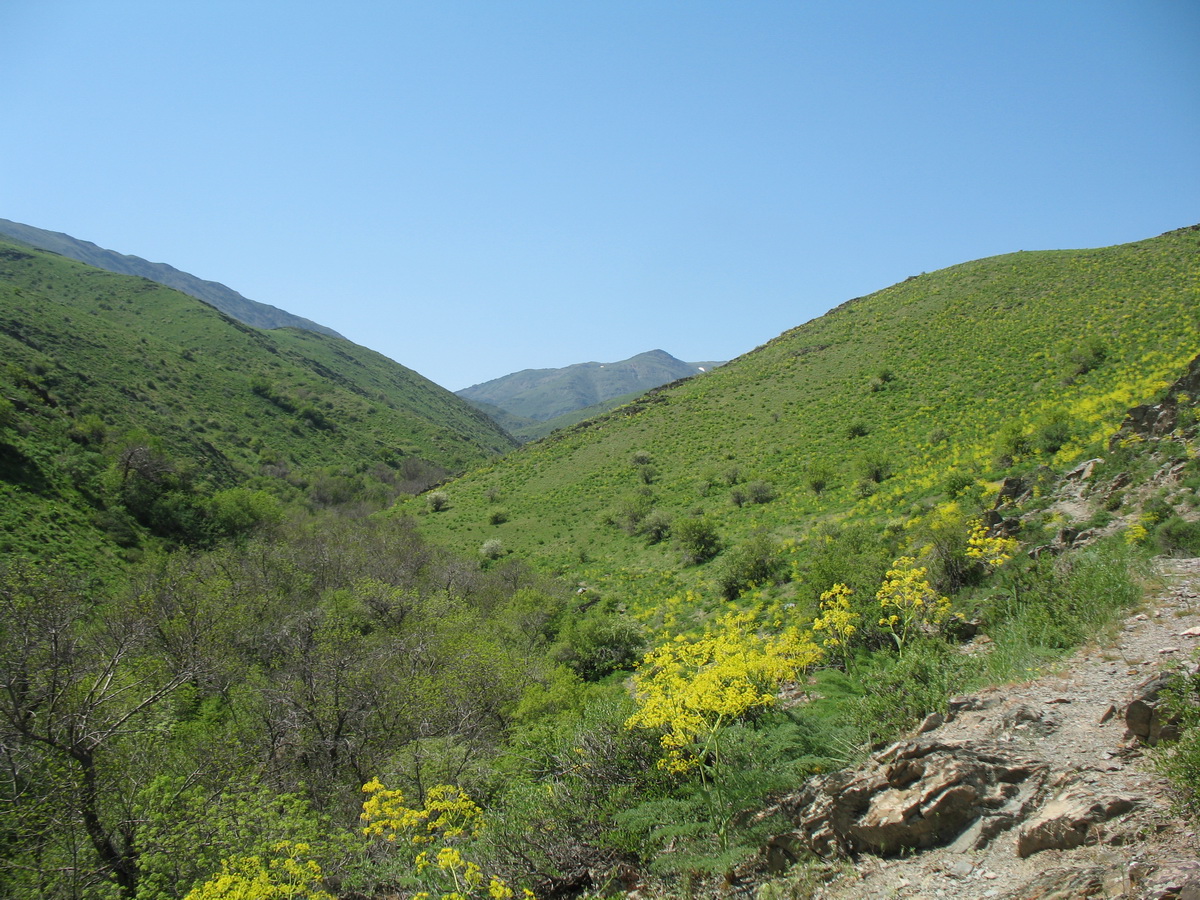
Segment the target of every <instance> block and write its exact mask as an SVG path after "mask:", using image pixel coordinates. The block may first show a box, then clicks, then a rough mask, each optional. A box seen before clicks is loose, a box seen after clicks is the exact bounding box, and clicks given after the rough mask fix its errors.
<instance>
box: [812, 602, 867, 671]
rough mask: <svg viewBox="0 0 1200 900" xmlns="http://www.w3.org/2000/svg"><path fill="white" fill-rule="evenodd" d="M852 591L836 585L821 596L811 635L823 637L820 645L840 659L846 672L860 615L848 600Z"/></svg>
mask: <svg viewBox="0 0 1200 900" xmlns="http://www.w3.org/2000/svg"><path fill="white" fill-rule="evenodd" d="M853 595H854V591H853V590H852V589H851V588H850V587H848V586H847V585H844V584H841V583H838V584H835V585H834V586H833V587H831V588H830V589H829V590H827V591H825V592H824V593H823V594H821V614H820V615H819V616H817V617H816V618H815V619H813V623H812V630H813V634H814V635H816V634H820V635H823V636H824V639H823V640H822V641H821V644H822V645H823V646H825V647H828V648H829V649H830V650H831V651H833V652H834V653H837V654H838V655H839V656H840V657H841V658H842V664H843V665H844V666H845V667H846V669H847V670H849V669H850V667H851V659H852V657H851V655H850V641H851V639H852V638H853V637H854V635H855V634H856V633H857V632H858V623H859V621H860V620H861V619H862V615H861V614H860V613H858V612H857V611H855V610H854V608H853V607H852V606H851V604H850V598H851V597H852V596H853Z"/></svg>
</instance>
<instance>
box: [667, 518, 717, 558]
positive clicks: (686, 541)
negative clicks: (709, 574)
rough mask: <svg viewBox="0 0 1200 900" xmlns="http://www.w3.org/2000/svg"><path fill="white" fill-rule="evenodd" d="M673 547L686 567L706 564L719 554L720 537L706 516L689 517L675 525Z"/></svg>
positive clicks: (713, 524)
mask: <svg viewBox="0 0 1200 900" xmlns="http://www.w3.org/2000/svg"><path fill="white" fill-rule="evenodd" d="M673 534H674V536H675V546H676V548H678V550H679V551H680V553H681V554H682V555H683V559H684V562H685V563H686V564H688V565H699V564H700V563H704V562H708V560H710V559H712V558H713V557H714V556H716V555H717V554H718V553H720V552H721V536H720V535H719V534H718V533H717V526H716V524H715V523H714V522H713V521H712V520H711V519H709V518H708V517H707V516H691V517H689V518H686V519H681V520H679V521H678V522H676V523H675V526H674V531H673Z"/></svg>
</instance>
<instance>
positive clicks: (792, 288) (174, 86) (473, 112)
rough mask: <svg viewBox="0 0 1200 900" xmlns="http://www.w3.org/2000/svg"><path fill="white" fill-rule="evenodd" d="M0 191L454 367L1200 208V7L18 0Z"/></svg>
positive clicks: (799, 305)
mask: <svg viewBox="0 0 1200 900" xmlns="http://www.w3.org/2000/svg"><path fill="white" fill-rule="evenodd" d="M0 79H2V80H3V84H4V90H3V91H0V123H3V124H2V128H3V132H2V133H3V135H4V139H3V140H2V141H0V163H2V172H3V174H2V175H0V217H4V218H9V219H14V220H16V221H19V222H24V223H26V224H30V225H35V226H37V227H40V228H48V229H51V230H54V231H64V232H67V233H68V234H71V235H73V236H75V237H78V238H82V239H84V240H90V241H94V242H95V243H97V244H100V245H101V246H104V247H108V248H111V249H114V250H119V251H121V252H123V253H131V254H135V255H138V256H142V257H145V258H147V259H150V260H153V261H155V262H167V263H170V264H171V265H174V266H176V267H178V268H180V269H184V270H186V271H188V272H191V273H192V274H195V275H198V276H200V277H202V278H207V279H210V280H214V281H220V282H223V283H225V284H227V285H229V286H230V287H232V288H234V289H235V290H238V291H241V292H242V293H243V294H245V295H246V296H248V297H250V298H252V299H255V300H259V301H261V302H264V303H271V304H274V305H276V306H279V307H282V308H284V309H287V310H289V311H291V312H294V313H297V314H299V315H303V316H307V317H309V318H312V319H315V320H316V321H318V322H321V323H323V324H326V325H329V326H330V327H332V328H335V329H337V330H338V331H340V332H342V333H343V334H345V335H346V336H347V337H349V338H350V339H352V340H354V341H356V342H358V343H361V344H364V345H366V346H368V347H371V348H373V349H376V350H378V351H380V352H382V353H384V354H386V355H387V356H390V357H391V358H393V359H395V360H397V361H398V362H401V363H403V364H404V365H406V366H409V367H410V368H413V369H416V370H417V371H418V372H420V373H422V374H423V375H425V376H427V377H429V378H431V379H433V380H434V381H436V382H438V383H439V384H442V385H443V386H445V387H447V388H450V389H452V390H457V389H460V388H464V387H467V386H469V385H471V384H475V383H477V382H482V381H486V380H488V379H491V378H496V377H499V376H501V375H505V374H507V373H509V372H512V371H516V370H518V369H523V368H540V367H551V366H563V365H568V364H570V363H575V362H584V361H589V360H595V361H601V362H609V361H615V360H619V359H624V358H626V357H628V356H631V355H633V354H635V353H639V352H641V351H644V350H651V349H655V348H662V349H664V350H667V351H668V352H670V353H672V354H674V355H675V356H678V357H680V358H682V359H687V360H697V361H698V360H710V359H727V358H732V357H734V356H737V355H739V354H741V353H744V352H746V351H748V350H750V349H752V348H753V347H755V346H756V345H758V344H762V343H764V342H766V341H767V340H770V339H771V338H772V337H774V336H776V335H777V334H779V333H780V332H782V331H784V330H786V329H788V328H791V327H793V326H795V325H799V324H800V323H802V322H804V321H807V320H808V319H810V318H813V317H815V316H818V315H820V314H821V313H823V312H825V311H826V310H828V309H830V308H831V307H833V306H836V305H837V304H839V303H841V302H843V301H844V300H847V299H849V298H851V297H855V296H859V295H862V294H866V293H869V292H871V291H873V290H877V289H879V288H883V287H886V286H887V285H889V284H892V283H894V282H896V281H900V280H902V279H903V278H905V277H907V276H909V275H913V274H917V273H920V272H922V271H933V270H935V269H938V268H942V267H944V266H948V265H953V264H955V263H959V262H963V261H966V260H969V259H975V258H979V257H983V256H991V255H994V254H998V253H1006V252H1010V251H1014V250H1021V249H1024V250H1037V249H1054V248H1064V247H1093V246H1105V245H1109V244H1116V243H1124V242H1126V241H1132V240H1137V239H1140V238H1144V237H1149V236H1151V235H1155V234H1158V233H1160V232H1162V231H1166V230H1169V229H1173V228H1178V227H1181V226H1184V225H1190V224H1195V223H1197V222H1200V3H1197V2H1195V0H1169V2H1168V0H1130V2H1104V0H1088V2H1072V0H1064V2H1046V0H1038V2H1006V3H989V2H962V0H955V2H945V3H942V2H919V0H909V2H893V3H877V2H832V0H830V2H802V0H791V2H775V0H759V2H752V0H742V2H735V0H725V2H707V0H688V2H683V0H677V2H666V0H635V2H625V0H612V2H586V0H555V2H525V0H507V2H500V0H487V2H484V0H477V2H459V0H439V2H433V0H430V2H404V0H388V2H383V0H380V2H366V0H358V2H355V0H349V2H341V3H338V4H333V3H316V2H306V0H290V2H284V0H275V2H261V0H237V2H226V0H171V2H163V0H153V2H141V0H4V2H3V3H2V4H0Z"/></svg>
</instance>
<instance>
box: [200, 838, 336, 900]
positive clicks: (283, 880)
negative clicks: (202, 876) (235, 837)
mask: <svg viewBox="0 0 1200 900" xmlns="http://www.w3.org/2000/svg"><path fill="white" fill-rule="evenodd" d="M270 850H271V852H270V853H269V854H265V855H249V856H235V857H231V858H229V859H226V860H223V861H222V862H221V871H220V873H219V874H217V875H214V876H213V877H212V878H210V879H208V881H205V882H204V883H203V884H201V885H199V886H198V887H195V888H193V889H192V890H191V891H189V892H188V893H187V895H186V896H185V897H184V900H334V897H333V895H332V894H330V893H329V892H327V891H325V890H322V889H321V867H320V866H319V865H318V864H317V863H316V861H315V860H313V859H312V858H311V855H310V854H311V848H310V847H309V845H308V844H305V843H293V842H292V841H279V842H278V843H276V844H274V845H273V846H272V847H271V848H270Z"/></svg>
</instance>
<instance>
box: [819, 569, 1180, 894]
mask: <svg viewBox="0 0 1200 900" xmlns="http://www.w3.org/2000/svg"><path fill="white" fill-rule="evenodd" d="M1159 572H1160V574H1161V576H1162V579H1161V580H1162V586H1161V588H1160V589H1158V590H1156V591H1154V592H1153V594H1152V596H1151V597H1150V598H1149V599H1148V600H1147V602H1146V604H1145V605H1144V607H1143V608H1141V609H1139V610H1137V611H1135V612H1134V613H1132V614H1131V615H1130V616H1129V617H1128V618H1127V619H1126V620H1125V621H1124V622H1123V623H1122V625H1121V627H1120V630H1119V632H1118V633H1117V634H1116V635H1115V637H1114V639H1113V640H1111V641H1110V642H1107V643H1104V644H1100V645H1096V646H1092V647H1087V648H1085V649H1083V650H1081V651H1080V652H1079V653H1077V654H1076V655H1075V656H1074V657H1072V658H1070V659H1069V660H1067V661H1066V662H1064V664H1063V665H1062V666H1061V667H1060V669H1059V670H1058V672H1056V673H1055V674H1052V675H1048V676H1044V677H1041V678H1038V679H1036V680H1034V681H1030V682H1027V683H1023V684H1015V685H1007V686H1004V687H1000V688H994V689H990V690H988V691H985V692H981V693H979V694H976V695H974V697H975V703H974V705H977V706H981V707H984V708H979V709H974V710H970V711H962V712H959V713H957V714H956V715H955V716H954V717H953V718H952V719H951V721H950V722H948V723H946V724H944V725H942V726H941V727H939V728H938V729H936V731H935V732H932V733H931V735H930V736H931V737H933V736H936V737H937V738H939V739H942V740H946V741H966V740H981V741H988V742H993V743H999V744H1004V745H1008V746H1010V747H1011V748H1012V749H1013V750H1016V751H1018V752H1021V753H1023V754H1027V755H1028V756H1032V757H1036V758H1037V759H1039V760H1041V761H1044V762H1045V763H1046V764H1047V765H1048V766H1049V768H1050V773H1049V777H1048V780H1047V784H1048V785H1050V786H1051V793H1052V794H1053V793H1054V792H1056V791H1061V790H1064V789H1067V788H1072V787H1075V788H1079V789H1081V790H1083V791H1094V792H1096V793H1099V794H1103V795H1107V796H1114V795H1119V796H1121V797H1126V798H1129V799H1131V800H1132V801H1134V802H1135V803H1136V807H1135V809H1134V810H1133V811H1131V812H1128V813H1126V814H1124V815H1120V816H1116V817H1114V818H1112V819H1110V820H1109V821H1107V822H1105V823H1104V825H1103V826H1100V827H1099V828H1098V829H1096V830H1095V831H1094V833H1092V834H1089V839H1088V845H1086V846H1083V847H1080V848H1078V849H1074V850H1044V851H1041V852H1036V853H1033V854H1032V855H1030V856H1028V857H1027V858H1024V859H1022V858H1020V857H1019V856H1018V855H1017V852H1016V840H1015V834H1016V829H1014V830H1013V831H1010V832H1007V833H1003V834H1000V835H999V836H998V837H996V838H995V839H994V840H992V841H991V843H990V844H988V845H987V846H986V847H985V848H983V849H981V850H972V851H954V850H952V849H950V848H948V847H943V848H939V849H934V850H927V851H924V852H920V853H915V854H913V855H911V856H908V857H903V858H899V859H880V858H878V857H874V856H868V855H863V856H861V857H860V858H859V859H858V860H857V862H856V864H855V865H854V867H853V870H852V871H849V872H846V873H845V874H843V875H842V876H841V877H839V878H837V879H835V880H834V881H833V882H831V883H830V884H829V885H828V886H827V887H826V888H824V889H823V890H822V891H821V892H819V893H818V895H817V896H818V897H820V898H824V900H848V898H855V900H867V898H914V900H915V898H929V900H933V898H946V900H980V898H997V900H1018V898H1021V900H1034V898H1044V900H1051V898H1053V900H1074V898H1084V897H1108V898H1116V897H1126V898H1155V900H1166V898H1172V897H1177V898H1179V900H1200V862H1197V860H1200V853H1198V849H1200V841H1198V840H1197V831H1198V830H1200V829H1198V828H1197V827H1196V826H1197V824H1198V823H1195V822H1191V823H1189V822H1185V821H1183V820H1181V819H1179V818H1178V817H1176V816H1175V815H1173V813H1172V810H1171V797H1170V792H1169V789H1168V786H1167V783H1166V782H1165V781H1164V779H1162V778H1161V777H1160V776H1158V775H1156V774H1154V773H1153V772H1151V771H1150V768H1149V766H1148V765H1147V763H1146V759H1145V757H1144V756H1143V753H1142V748H1141V747H1140V745H1139V744H1138V742H1137V741H1136V740H1131V739H1129V737H1128V736H1127V730H1126V725H1125V719H1124V712H1125V708H1126V705H1127V703H1128V699H1129V696H1130V693H1131V691H1133V690H1134V688H1135V687H1136V686H1137V685H1139V684H1141V683H1142V682H1144V681H1146V680H1147V678H1149V677H1151V676H1153V675H1155V674H1157V673H1159V672H1161V671H1164V670H1166V669H1169V668H1170V667H1172V666H1173V665H1177V664H1179V663H1180V662H1183V661H1185V660H1187V659H1189V658H1190V657H1191V655H1192V652H1193V651H1195V650H1197V649H1200V559H1186V560H1178V559H1177V560H1165V561H1163V562H1162V563H1161V564H1160V567H1159ZM1191 631H1195V632H1196V634H1191V633H1189V632H1191ZM1189 873H1191V874H1194V875H1195V879H1196V883H1195V886H1194V887H1185V885H1186V884H1187V883H1188V880H1189V878H1190V877H1191V874H1189ZM1181 891H1182V893H1181ZM1191 891H1194V893H1191Z"/></svg>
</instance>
